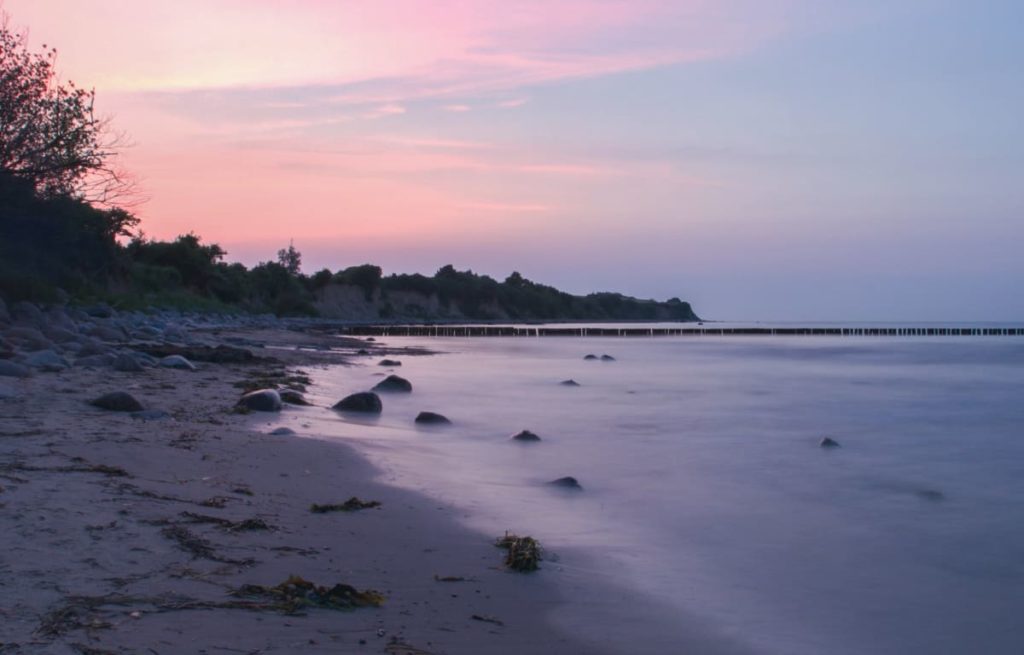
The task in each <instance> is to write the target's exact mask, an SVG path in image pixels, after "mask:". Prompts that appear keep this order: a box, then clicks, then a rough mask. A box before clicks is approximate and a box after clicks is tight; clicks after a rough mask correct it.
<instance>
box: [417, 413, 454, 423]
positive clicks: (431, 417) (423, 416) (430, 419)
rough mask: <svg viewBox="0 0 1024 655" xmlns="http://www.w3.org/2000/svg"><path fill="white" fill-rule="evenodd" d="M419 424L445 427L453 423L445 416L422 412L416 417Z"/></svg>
mask: <svg viewBox="0 0 1024 655" xmlns="http://www.w3.org/2000/svg"><path fill="white" fill-rule="evenodd" d="M416 422H417V423H425V424H427V425H445V424H447V423H451V421H449V420H448V417H447V416H445V415H444V414H437V413H434V412H420V413H419V414H417V415H416Z"/></svg>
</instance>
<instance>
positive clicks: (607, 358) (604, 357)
mask: <svg viewBox="0 0 1024 655" xmlns="http://www.w3.org/2000/svg"><path fill="white" fill-rule="evenodd" d="M601 361H602V362H614V361H615V358H614V357H612V356H611V355H601Z"/></svg>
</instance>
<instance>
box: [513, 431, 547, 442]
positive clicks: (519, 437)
mask: <svg viewBox="0 0 1024 655" xmlns="http://www.w3.org/2000/svg"><path fill="white" fill-rule="evenodd" d="M510 438H511V439H512V440H513V441H540V437H538V436H537V435H535V434H534V433H532V432H530V431H529V430H523V431H522V432H520V433H518V434H513V435H512V436H511V437H510Z"/></svg>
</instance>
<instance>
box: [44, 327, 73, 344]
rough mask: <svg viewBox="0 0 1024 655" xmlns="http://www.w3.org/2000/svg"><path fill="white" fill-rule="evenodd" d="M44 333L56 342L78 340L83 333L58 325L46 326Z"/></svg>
mask: <svg viewBox="0 0 1024 655" xmlns="http://www.w3.org/2000/svg"><path fill="white" fill-rule="evenodd" d="M43 333H44V334H45V335H46V336H47V337H48V338H49V339H50V340H52V341H53V342H54V343H68V342H69V341H77V340H79V339H80V338H81V335H80V334H78V333H77V332H72V331H71V330H68V329H66V328H62V327H58V326H48V327H44V328H43Z"/></svg>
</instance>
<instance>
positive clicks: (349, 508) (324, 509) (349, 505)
mask: <svg viewBox="0 0 1024 655" xmlns="http://www.w3.org/2000/svg"><path fill="white" fill-rule="evenodd" d="M373 507H380V501H377V500H361V499H359V498H357V497H356V496H352V497H351V498H349V499H348V500H346V501H345V502H343V503H341V504H340V505H318V504H316V503H313V504H312V505H310V506H309V511H311V512H313V513H314V514H326V513H328V512H358V511H359V510H361V509H370V508H373Z"/></svg>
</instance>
